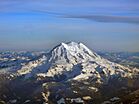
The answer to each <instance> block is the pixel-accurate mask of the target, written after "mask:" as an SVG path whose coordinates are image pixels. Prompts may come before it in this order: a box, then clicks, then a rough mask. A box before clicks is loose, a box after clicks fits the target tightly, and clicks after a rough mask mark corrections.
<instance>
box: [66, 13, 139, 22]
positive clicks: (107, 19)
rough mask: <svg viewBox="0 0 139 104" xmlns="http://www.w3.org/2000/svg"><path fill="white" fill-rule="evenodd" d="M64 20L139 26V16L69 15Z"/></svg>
mask: <svg viewBox="0 0 139 104" xmlns="http://www.w3.org/2000/svg"><path fill="white" fill-rule="evenodd" d="M63 18H75V19H87V20H92V21H97V22H112V23H134V24H139V16H110V15H108V16H107V15H67V16H63Z"/></svg>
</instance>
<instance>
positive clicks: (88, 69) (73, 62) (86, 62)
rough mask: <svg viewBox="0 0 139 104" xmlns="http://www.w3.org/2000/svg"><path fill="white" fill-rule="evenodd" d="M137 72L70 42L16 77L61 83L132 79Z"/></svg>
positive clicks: (28, 65) (62, 44)
mask: <svg viewBox="0 0 139 104" xmlns="http://www.w3.org/2000/svg"><path fill="white" fill-rule="evenodd" d="M136 71H137V70H134V69H132V70H131V69H129V68H127V67H124V66H122V65H119V64H116V63H113V62H110V61H108V60H107V59H104V58H102V57H101V56H99V55H98V54H96V53H95V52H92V51H91V50H90V49H88V48H87V47H86V46H85V45H84V44H82V43H75V42H69V43H61V44H59V45H58V46H56V47H55V48H53V49H52V50H51V51H50V52H49V53H48V54H47V55H43V57H41V58H39V59H37V60H35V61H31V62H30V63H29V64H27V65H24V66H23V67H22V68H21V69H20V70H18V71H17V74H18V75H25V76H26V77H32V76H35V77H36V76H37V77H51V78H53V79H61V80H66V79H67V80H69V79H71V80H85V79H89V78H92V80H93V79H99V81H106V80H108V79H109V78H111V77H115V76H121V77H127V76H131V75H132V74H134V73H135V72H136Z"/></svg>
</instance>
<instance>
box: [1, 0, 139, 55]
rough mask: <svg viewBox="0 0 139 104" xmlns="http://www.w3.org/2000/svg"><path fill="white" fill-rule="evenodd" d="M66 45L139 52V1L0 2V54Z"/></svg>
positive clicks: (33, 0)
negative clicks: (64, 43)
mask: <svg viewBox="0 0 139 104" xmlns="http://www.w3.org/2000/svg"><path fill="white" fill-rule="evenodd" d="M68 41H76V42H83V43H85V44H86V45H87V46H88V47H90V48H91V49H94V50H105V51H133V52H135V51H139V0H59V1H58V0H42V1H41V0H0V50H47V49H49V48H52V47H54V46H55V45H57V44H59V43H60V42H68Z"/></svg>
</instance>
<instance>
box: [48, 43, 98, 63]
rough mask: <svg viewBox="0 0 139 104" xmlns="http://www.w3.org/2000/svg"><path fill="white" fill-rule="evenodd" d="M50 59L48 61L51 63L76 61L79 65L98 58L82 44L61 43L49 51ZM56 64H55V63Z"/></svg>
mask: <svg viewBox="0 0 139 104" xmlns="http://www.w3.org/2000/svg"><path fill="white" fill-rule="evenodd" d="M50 54H51V58H50V60H49V61H52V62H56V61H57V62H58V61H60V63H61V62H68V63H69V62H72V61H76V62H77V63H80V62H82V61H87V60H92V59H97V58H100V57H99V56H98V55H97V54H96V53H94V52H92V51H91V50H90V49H88V48H87V47H86V46H85V45H84V44H83V43H75V42H69V43H61V44H60V45H58V46H56V47H55V48H54V49H52V50H51V53H50ZM57 62H56V63H57Z"/></svg>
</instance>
